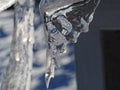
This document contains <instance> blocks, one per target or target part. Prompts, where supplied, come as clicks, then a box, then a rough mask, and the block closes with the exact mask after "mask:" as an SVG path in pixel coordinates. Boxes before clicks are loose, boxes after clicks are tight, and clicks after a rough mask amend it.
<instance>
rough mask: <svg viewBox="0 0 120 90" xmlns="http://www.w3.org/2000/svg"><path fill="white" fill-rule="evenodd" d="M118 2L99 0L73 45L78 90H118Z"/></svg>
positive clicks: (119, 15)
mask: <svg viewBox="0 0 120 90" xmlns="http://www.w3.org/2000/svg"><path fill="white" fill-rule="evenodd" d="M119 46H120V0H101V3H100V5H99V7H98V8H97V10H96V13H95V15H94V20H93V22H92V23H91V25H90V31H89V32H88V33H84V34H81V36H80V38H79V41H78V43H77V44H76V46H75V53H76V54H75V55H76V66H77V68H76V72H77V82H78V90H120V71H119V68H120V56H119V53H120V47H119Z"/></svg>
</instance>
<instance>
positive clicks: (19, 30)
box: [1, 1, 34, 90]
mask: <svg viewBox="0 0 120 90" xmlns="http://www.w3.org/2000/svg"><path fill="white" fill-rule="evenodd" d="M27 2H29V1H27ZM32 3H33V1H32ZM14 24H15V29H14V31H13V39H12V45H11V53H10V60H9V65H8V66H7V68H6V70H5V72H4V73H3V78H2V85H1V90H30V82H31V71H32V59H33V51H32V48H33V43H34V26H33V25H34V12H33V7H31V6H29V5H27V4H26V2H25V3H23V4H21V3H19V2H17V3H16V6H15V18H14Z"/></svg>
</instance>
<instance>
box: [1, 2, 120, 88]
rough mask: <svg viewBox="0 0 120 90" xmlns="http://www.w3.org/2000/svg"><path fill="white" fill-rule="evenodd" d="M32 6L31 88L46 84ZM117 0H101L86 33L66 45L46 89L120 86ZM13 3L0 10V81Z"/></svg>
mask: <svg viewBox="0 0 120 90" xmlns="http://www.w3.org/2000/svg"><path fill="white" fill-rule="evenodd" d="M38 4H39V0H36V9H35V44H34V48H33V51H34V58H33V72H32V83H31V90H47V89H46V86H45V78H44V72H45V46H44V45H45V36H44V32H43V26H42V21H41V17H40V14H39V10H38ZM119 17H120V0H101V3H100V5H99V7H98V8H97V10H96V13H95V15H94V20H93V22H92V23H91V25H90V30H89V32H88V33H85V34H84V33H83V34H81V36H80V37H79V40H78V43H77V44H75V46H74V45H71V44H69V45H68V51H69V52H68V53H66V54H65V55H64V56H63V57H62V58H61V64H62V65H61V67H60V68H58V69H57V70H56V74H55V78H54V79H52V81H51V84H50V88H49V90H120V71H119V68H120V55H119V53H120V47H119V46H120V18H119ZM13 18H14V11H13V7H11V8H9V9H8V10H6V11H4V12H2V13H0V82H1V75H2V72H3V70H4V68H5V67H6V65H7V64H8V61H9V55H10V45H11V40H12V33H13V20H14V19H13Z"/></svg>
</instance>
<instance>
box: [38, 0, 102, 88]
mask: <svg viewBox="0 0 120 90" xmlns="http://www.w3.org/2000/svg"><path fill="white" fill-rule="evenodd" d="M99 2H100V0H41V3H40V13H41V15H42V17H43V22H44V30H45V32H46V38H47V61H46V62H47V68H46V74H45V78H46V85H47V87H49V83H50V79H51V78H54V72H55V67H57V66H59V60H60V56H61V54H64V53H65V52H66V45H67V43H68V42H70V43H76V42H77V39H78V37H79V35H80V33H82V32H88V30H89V24H90V23H91V21H92V19H93V15H94V12H95V10H96V7H97V6H98V4H99Z"/></svg>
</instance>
